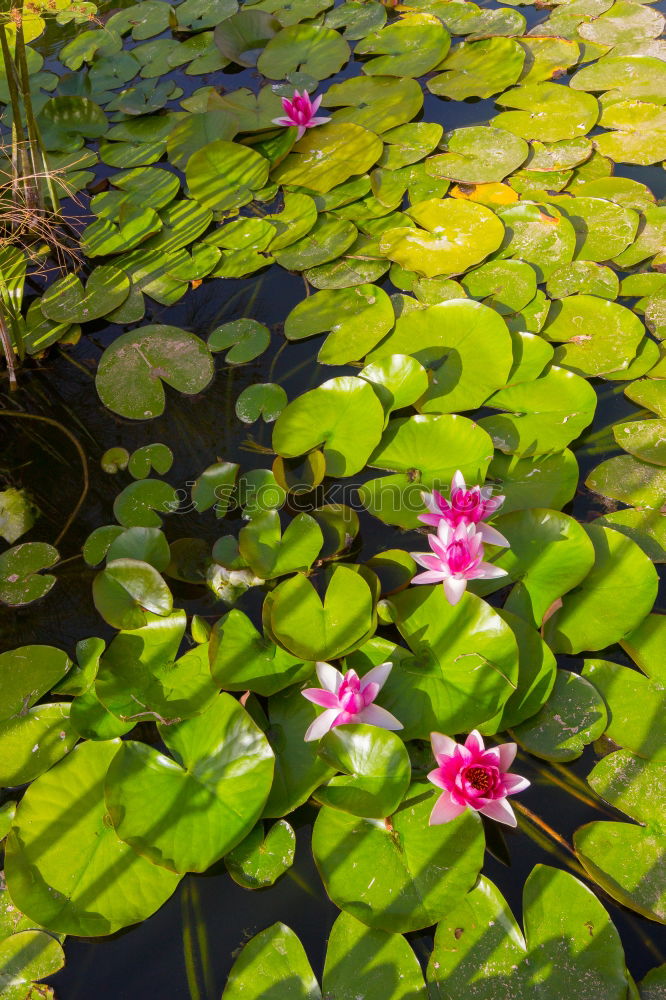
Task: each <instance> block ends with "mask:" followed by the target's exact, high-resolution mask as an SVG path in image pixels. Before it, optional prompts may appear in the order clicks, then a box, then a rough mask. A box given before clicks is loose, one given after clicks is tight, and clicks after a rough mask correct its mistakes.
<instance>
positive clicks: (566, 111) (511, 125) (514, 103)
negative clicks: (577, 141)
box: [492, 83, 599, 142]
mask: <svg viewBox="0 0 666 1000" xmlns="http://www.w3.org/2000/svg"><path fill="white" fill-rule="evenodd" d="M496 103H497V104H499V105H501V106H502V107H505V108H506V107H508V108H515V109H517V110H512V111H503V112H502V113H501V114H499V115H497V116H496V117H495V118H493V119H492V124H493V125H495V126H496V127H497V128H503V129H507V130H508V131H509V132H513V133H515V135H519V136H522V138H523V139H541V141H542V142H558V141H559V140H560V139H573V138H575V136H579V135H586V134H587V133H588V132H589V131H590V129H591V128H592V126H593V125H595V124H596V122H597V119H598V117H599V105H598V103H597V100H596V98H595V97H592V96H591V95H590V94H584V93H581V92H580V91H575V90H571V88H570V87H565V86H561V85H560V84H557V83H534V84H531V85H529V86H527V87H524V86H521V87H516V88H515V89H514V90H509V91H508V92H507V93H505V94H503V95H502V96H501V97H499V98H498V99H497V102H496Z"/></svg>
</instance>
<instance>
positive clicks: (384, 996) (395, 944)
mask: <svg viewBox="0 0 666 1000" xmlns="http://www.w3.org/2000/svg"><path fill="white" fill-rule="evenodd" d="M323 985H324V995H325V996H331V997H336V998H337V1000H356V997H357V996H359V995H360V996H362V997H364V998H365V1000H388V998H389V997H390V1000H425V996H426V993H425V985H424V983H423V973H422V972H421V968H420V966H419V963H418V959H417V958H416V955H415V954H414V952H413V951H412V949H411V947H410V946H409V944H408V943H407V941H405V939H404V938H403V937H402V936H401V935H400V934H387V933H386V932H385V931H379V930H374V929H372V928H370V927H366V926H365V924H362V923H361V922H360V920H356V918H355V917H352V915H351V914H350V913H345V912H343V913H341V914H340V915H339V916H338V918H337V919H336V921H335V923H334V924H333V927H332V928H331V933H330V936H329V939H328V947H327V949H326V963H325V965H324V979H323Z"/></svg>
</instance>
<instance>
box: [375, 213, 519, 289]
mask: <svg viewBox="0 0 666 1000" xmlns="http://www.w3.org/2000/svg"><path fill="white" fill-rule="evenodd" d="M407 214H408V215H409V216H410V217H411V218H412V219H413V220H414V222H416V223H417V224H418V225H420V226H422V227H423V228H421V229H417V228H398V229H389V230H387V231H386V232H385V233H383V234H382V236H381V237H380V248H381V251H382V253H383V254H384V255H385V256H386V257H388V258H389V260H393V261H395V262H396V263H397V264H400V266H401V267H404V268H405V269H406V270H408V271H416V272H417V273H418V274H423V275H425V276H426V277H429V278H431V277H434V276H435V275H437V274H447V275H449V274H461V273H462V272H464V271H466V270H467V269H468V268H470V267H472V266H473V265H474V264H479V263H481V261H482V260H483V259H484V258H485V257H487V256H488V254H489V253H492V252H493V250H497V248H498V247H499V246H500V244H501V242H502V239H503V237H504V226H503V225H502V223H501V221H500V220H499V219H498V217H497V216H496V215H495V213H494V212H491V211H490V209H489V208H486V207H485V206H484V205H477V204H475V203H474V202H470V201H461V200H459V199H456V198H447V199H445V200H441V199H439V198H432V199H429V200H427V201H421V202H417V203H416V204H415V205H412V206H411V208H410V209H409V211H408V213H407Z"/></svg>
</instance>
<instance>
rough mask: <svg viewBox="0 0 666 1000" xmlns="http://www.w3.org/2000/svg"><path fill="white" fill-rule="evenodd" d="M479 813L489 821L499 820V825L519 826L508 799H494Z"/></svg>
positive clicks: (482, 807)
mask: <svg viewBox="0 0 666 1000" xmlns="http://www.w3.org/2000/svg"><path fill="white" fill-rule="evenodd" d="M479 812H481V813H483V815H484V816H488V818H489V819H494V820H497V822H498V823H506V825H507V826H517V825H518V821H517V820H516V817H515V815H514V812H513V809H512V808H511V806H510V805H509V803H508V802H507V801H506V799H494V800H493V801H492V802H489V803H488V804H487V805H485V806H481V808H480V809H479Z"/></svg>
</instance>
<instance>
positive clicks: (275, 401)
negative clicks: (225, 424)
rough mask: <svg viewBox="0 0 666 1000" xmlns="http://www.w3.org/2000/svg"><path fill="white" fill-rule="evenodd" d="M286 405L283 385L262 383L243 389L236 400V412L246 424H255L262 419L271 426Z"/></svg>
mask: <svg viewBox="0 0 666 1000" xmlns="http://www.w3.org/2000/svg"><path fill="white" fill-rule="evenodd" d="M286 405H287V394H286V392H285V391H284V389H283V388H282V386H281V385H276V383H275V382H260V383H257V384H256V385H248V386H246V387H245V388H244V389H243V391H242V392H241V393H240V395H239V396H238V399H237V400H236V405H235V411H236V416H237V417H238V419H239V420H242V421H243V423H244V424H253V423H255V422H256V421H257V420H259V418H260V417H262V418H263V420H264V421H265V422H266V423H267V424H270V423H272V422H273V421H274V420H277V418H278V417H279V416H280V414H281V413H282V411H283V410H284V408H285V406H286Z"/></svg>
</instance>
